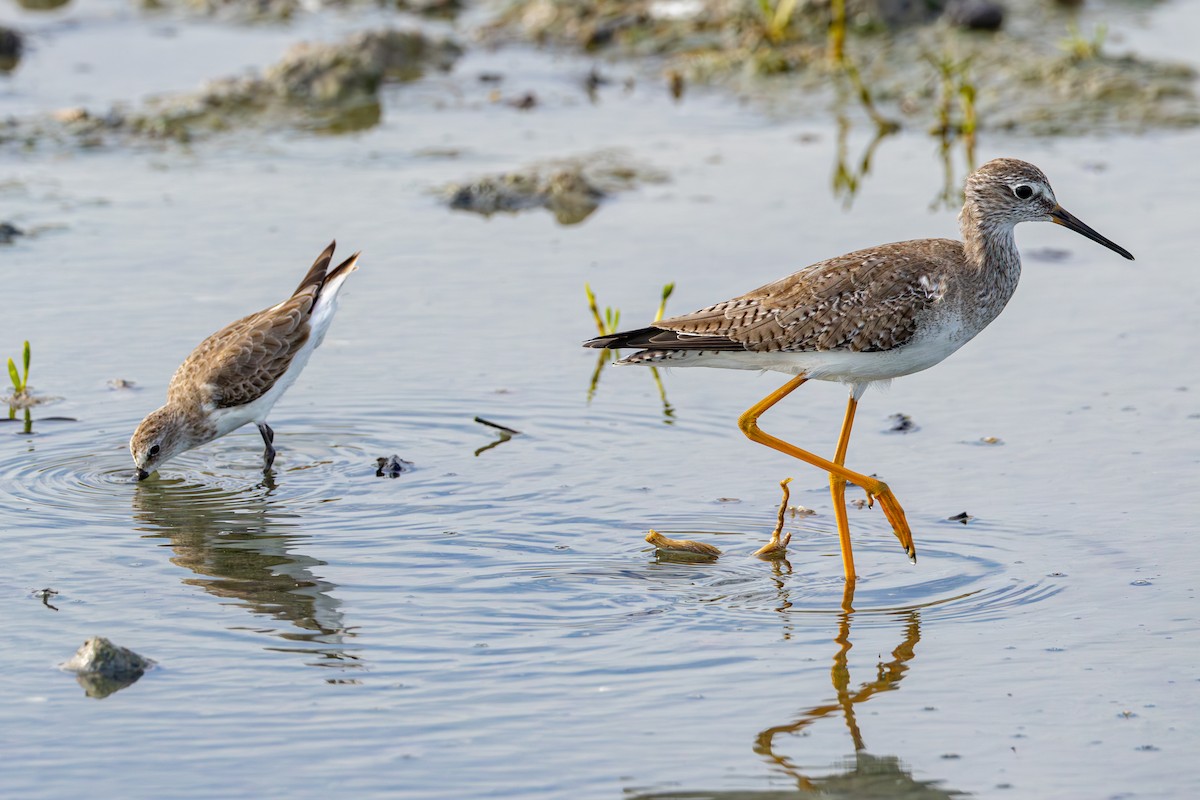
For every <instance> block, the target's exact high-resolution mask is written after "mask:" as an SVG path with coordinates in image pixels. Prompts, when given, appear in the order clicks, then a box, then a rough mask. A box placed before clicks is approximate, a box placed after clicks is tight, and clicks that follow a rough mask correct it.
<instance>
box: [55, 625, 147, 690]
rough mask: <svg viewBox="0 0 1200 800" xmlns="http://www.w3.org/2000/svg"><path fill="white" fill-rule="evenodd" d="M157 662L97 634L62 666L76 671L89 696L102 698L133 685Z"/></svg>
mask: <svg viewBox="0 0 1200 800" xmlns="http://www.w3.org/2000/svg"><path fill="white" fill-rule="evenodd" d="M154 664H155V662H154V661H153V660H152V659H149V658H146V657H145V656H140V655H138V654H137V653H135V652H133V651H132V650H130V649H128V648H125V647H121V646H119V645H115V644H113V643H112V642H110V641H109V640H108V639H105V638H104V637H103V636H93V637H92V638H90V639H88V640H87V641H85V642H84V643H83V645H82V646H80V648H79V649H78V650H76V651H75V655H73V656H71V657H70V658H69V659H67V660H66V661H65V662H63V664H62V669H65V670H67V671H68V672H74V673H76V675H75V678H76V680H78V681H79V685H80V686H82V687H83V689H84V691H85V692H87V695H88V697H96V698H101V697H107V696H108V695H110V694H112V693H113V692H116V691H119V690H121V689H124V688H125V687H126V686H129V685H130V684H131V683H133V682H135V681H136V680H137V679H138V678H140V677H142V675H143V674H144V673H145V672H146V670H148V669H150V668H151V667H153V666H154Z"/></svg>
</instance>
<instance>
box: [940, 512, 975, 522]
mask: <svg viewBox="0 0 1200 800" xmlns="http://www.w3.org/2000/svg"><path fill="white" fill-rule="evenodd" d="M946 519H948V520H949V521H950V522H961V523H962V524H963V525H966V524H967V523H968V522H970V521H971V520H973V519H975V518H974V517H972V516H971V515H970V514H968V513H967V512H965V511H963V512H961V513H959V514H955V515H954V516H953V517H946Z"/></svg>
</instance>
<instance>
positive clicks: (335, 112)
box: [0, 30, 462, 147]
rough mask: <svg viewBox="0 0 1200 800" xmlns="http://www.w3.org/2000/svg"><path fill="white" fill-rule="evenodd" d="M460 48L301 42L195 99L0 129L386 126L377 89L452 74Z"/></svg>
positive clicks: (403, 34)
mask: <svg viewBox="0 0 1200 800" xmlns="http://www.w3.org/2000/svg"><path fill="white" fill-rule="evenodd" d="M461 54H462V49H461V48H460V47H459V46H458V45H457V44H456V43H454V42H452V41H450V40H448V39H438V38H432V37H429V36H427V35H426V34H424V33H421V32H418V31H412V30H380V31H367V32H361V33H355V34H353V35H351V36H348V37H346V38H345V39H343V40H341V41H340V42H335V43H332V44H312V43H307V42H304V43H300V44H297V45H294V46H293V47H292V48H291V49H289V50H288V51H287V53H286V54H285V55H284V57H283V58H282V59H281V60H280V61H279V62H278V63H276V64H274V65H272V66H270V67H268V68H267V69H266V70H265V71H264V72H263V74H262V75H248V76H244V77H228V78H220V79H217V80H214V81H211V82H209V83H208V84H207V85H206V86H205V87H204V88H202V89H200V90H199V91H197V92H192V93H186V94H181V95H169V96H163V97H158V98H154V99H151V100H150V101H148V102H147V103H146V104H145V105H144V106H143V107H142V108H140V109H127V108H123V107H114V108H111V109H109V110H107V111H100V112H96V111H91V110H88V109H85V108H67V109H61V110H59V111H57V112H55V113H54V114H52V115H50V116H49V117H37V118H29V119H9V120H6V121H4V122H3V123H0V142H8V143H15V144H21V145H24V146H27V147H37V146H39V145H43V144H48V143H60V144H66V145H76V146H83V147H100V146H105V145H110V144H119V143H123V142H137V141H155V140H167V141H177V142H186V141H191V140H193V139H196V138H200V137H204V136H208V135H211V134H215V133H219V132H223V131H228V130H233V129H237V128H244V127H253V128H260V129H263V128H265V129H271V128H303V129H308V130H314V131H320V132H326V133H340V132H345V131H354V130H361V129H363V128H368V127H371V126H372V125H375V124H377V123H378V122H379V120H380V119H381V116H382V110H381V107H380V102H379V92H380V89H381V88H382V87H383V86H384V85H385V84H387V83H396V82H404V81H413V80H416V79H418V78H420V77H421V76H422V75H423V74H425V72H426V71H427V70H448V69H450V67H451V66H452V65H453V64H454V62H455V61H456V60H457V59H458V57H459V56H460V55H461Z"/></svg>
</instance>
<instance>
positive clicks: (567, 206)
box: [441, 152, 666, 225]
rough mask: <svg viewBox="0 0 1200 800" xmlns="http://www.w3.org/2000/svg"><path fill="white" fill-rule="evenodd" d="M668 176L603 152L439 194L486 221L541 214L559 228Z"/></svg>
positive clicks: (456, 207)
mask: <svg viewBox="0 0 1200 800" xmlns="http://www.w3.org/2000/svg"><path fill="white" fill-rule="evenodd" d="M665 180H666V175H665V174H664V173H662V172H660V171H658V170H654V169H651V168H649V167H645V166H640V165H637V164H635V163H634V162H633V161H631V160H630V159H629V158H627V157H626V156H624V155H623V154H620V153H617V152H601V153H596V154H593V155H588V156H580V157H577V158H571V159H562V160H558V161H547V162H544V163H541V164H534V165H532V166H529V167H525V168H524V169H520V170H516V171H514V172H507V173H500V174H496V175H488V176H485V177H482V178H479V179H477V180H475V181H472V182H470V183H452V184H449V185H447V186H445V187H443V188H442V190H441V194H442V196H443V198H444V199H445V202H446V204H447V205H449V206H450V208H452V209H454V210H456V211H470V212H472V213H475V214H482V215H483V216H485V217H490V216H492V215H493V214H498V213H507V214H515V213H517V212H519V211H527V210H529V209H534V208H544V209H546V210H548V211H550V212H551V213H552V214H554V217H555V219H557V220H558V222H559V223H560V224H562V225H574V224H576V223H579V222H582V221H583V220H585V219H587V218H588V217H589V216H591V214H592V212H594V211H595V210H596V209H597V208H599V207H600V203H601V202H602V201H603V200H605V199H606V198H608V197H610V196H612V195H613V194H616V193H618V192H622V191H629V190H632V189H634V188H636V187H638V186H639V185H641V184H643V183H662V182H663V181H665Z"/></svg>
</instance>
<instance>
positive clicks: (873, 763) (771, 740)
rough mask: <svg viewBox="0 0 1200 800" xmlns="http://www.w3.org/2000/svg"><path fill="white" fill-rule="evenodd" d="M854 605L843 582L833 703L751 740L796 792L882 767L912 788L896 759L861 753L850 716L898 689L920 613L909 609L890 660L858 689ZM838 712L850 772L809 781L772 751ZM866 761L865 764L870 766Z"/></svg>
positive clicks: (832, 675)
mask: <svg viewBox="0 0 1200 800" xmlns="http://www.w3.org/2000/svg"><path fill="white" fill-rule="evenodd" d="M853 602H854V587H853V584H850V583H847V585H846V589H845V592H844V594H843V597H842V609H843V610H842V613H841V614H839V615H838V632H837V636H836V637H834V642H835V643H836V644H837V645H838V649H837V652H836V653H834V656H833V666H832V668H831V669H830V680H831V681H832V683H833V691H834V695H835V699H834V701H833V702H829V703H824V704H821V705H817V706H813V707H812V708H809V709H808V710H806V711H804V712H802V713H801V714H800V716H799V717H798V718H797V719H796V721H795V722H792V723H791V724H788V725H779V726H775V727H771V728H767V729H766V730H764V731H762V732H761V733H760V734H759V735H758V737H757V738H756V739H755V745H754V752H755V753H758V754H759V755H762V756H764V757H766V758H767V759H768V760H769V761H770V762H772V763H773V764H775V765H776V766H777V767H779V768H780V769H782V770H783V771H784V772H785V773H787V774H788V775H789V776H790V777H791V778H793V779H794V780H795V781H796V784H797V787H798V788H801V789H807V790H816V789H819V788H822V786H824V787H825V788H833V787H832V786H831V784H834V783H837V784H845V783H846V782H848V781H853V780H854V779H855V777H856V776H857V775H858V774H859V773H860V772H861V771H864V770H869V771H870V773H871V774H872V775H875V776H878V774H879V771H880V769H881V768H882V769H886V770H887V771H888V772H889V773H891V772H895V773H897V776H898V777H899V776H903V777H902V780H904V781H907V782H912V783H914V784H915V782H914V781H913V779H912V778H911V777H909V776H908V775H907V774H906V773H904V772H903V770H902V769H901V768H900V764H899V761H898V760H897V759H894V758H884V759H879V758H875V757H873V756H870V755H869V754H868V753H867V752H866V744H865V743H864V742H863V736H862V731H861V730H860V729H859V727H858V721H857V718H856V716H855V707H856V706H857V705H858V704H859V703H863V702H866V701H867V700H869V699H870V698H872V697H874V696H875V695H876V694H879V693H881V692H890V691H893V690H895V689H898V688H900V686H899V684H900V681H901V680H903V678H904V675H905V673H906V672H907V671H908V668H909V667H908V662H910V661H912V659H913V658H914V657H915V655H916V646H917V643H918V642H919V641H920V640H921V619H920V612H919V611H917V610H916V609H914V610H912V611H909V612H908V613H907V614H905V615H904V617H902V619H903V620H904V628H903V631H904V632H903V637H904V638H903V640H902V641H901V642H900V643H899V644H898V645H896V647H895V648H894V649H893V650H892V658H891V660H890V661H887V662H882V663H880V664H879V665H878V667H877V671H876V677H875V679H874V680H871V681H866V682H864V683H861V684H859V685H858V687H857V688H851V679H850V666H849V660H850V659H849V656H850V648H851V647H853V645H852V644H851V642H850V622H851V618H852V617H853V614H854V612H853V610H852V606H853ZM839 712H840V713H841V715H842V717H843V718H844V720H845V723H846V729H847V730H848V731H849V732H850V739H851V741H852V742H853V743H854V752H855V754H856V758H857V759H858V761H857V762H856V764H855V765H854V767H853V769H851V770H850V771H848V772H846V773H844V774H841V775H835V776H831V777H829V778H819V779H812V778H808V777H807V776H805V775H804V774H802V772H801V770H800V768H799V767H798V766H796V765H795V764H793V763H792V762H791V761H790V760H789V759H788V758H787V756H785V755H782V754H781V753H777V752H776V751H775V741H776V738H777V737H778V736H780V735H781V734H782V735H787V734H795V733H798V732H799V731H801V730H803V729H804V728H806V727H808V726H809V725H812V724H813V723H814V722H816V721H817V720H820V719H823V718H825V717H828V716H831V715H834V714H837V713H839ZM865 762H870V763H869V766H868V765H867V764H866V763H865ZM881 765H882V767H881Z"/></svg>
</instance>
